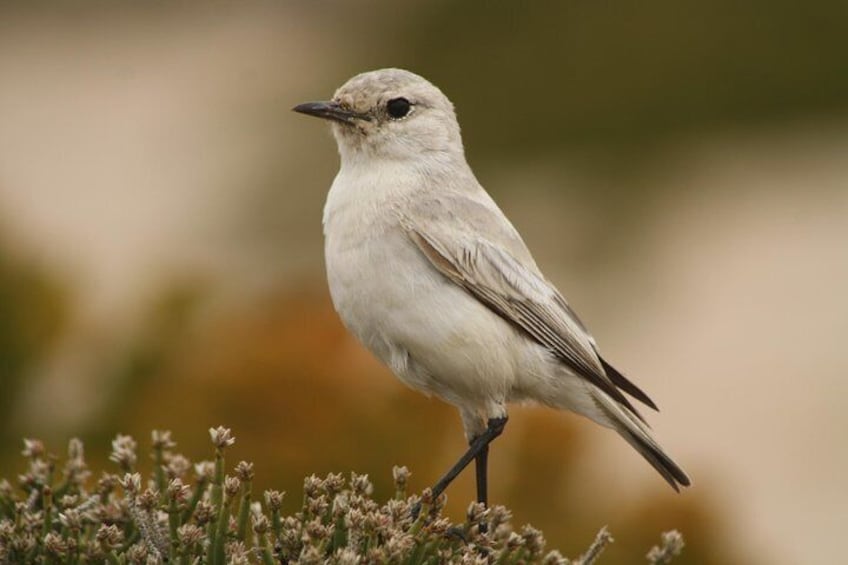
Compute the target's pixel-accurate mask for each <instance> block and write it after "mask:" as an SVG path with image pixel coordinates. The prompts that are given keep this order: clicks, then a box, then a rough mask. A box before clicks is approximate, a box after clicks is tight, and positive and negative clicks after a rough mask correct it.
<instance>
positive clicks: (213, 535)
mask: <svg viewBox="0 0 848 565" xmlns="http://www.w3.org/2000/svg"><path fill="white" fill-rule="evenodd" d="M212 508H213V509H214V510H215V512H217V513H218V520H210V521H209V526H208V528H207V534H208V537H209V546H208V547H207V549H206V563H207V565H218V563H221V562H223V553H224V542H223V540H220V543H219V540H218V536H217V534H218V527H217V526H218V524H217V523H216V522H218V521H220V517H221V516H223V514H224V452H223V450H222V449H220V448H219V449H216V450H215V478H214V479H213V480H212ZM219 546H220V548H221V552H220V555H221V557H222V559H221V560H220V561H219V560H218V555H219V553H218V548H219Z"/></svg>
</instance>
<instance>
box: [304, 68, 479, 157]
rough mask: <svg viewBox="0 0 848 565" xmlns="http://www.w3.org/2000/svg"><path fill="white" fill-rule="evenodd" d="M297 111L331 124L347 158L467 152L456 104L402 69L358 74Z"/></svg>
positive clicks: (424, 155) (436, 89) (457, 154)
mask: <svg viewBox="0 0 848 565" xmlns="http://www.w3.org/2000/svg"><path fill="white" fill-rule="evenodd" d="M293 110H294V111H295V112H300V113H303V114H308V115H310V116H316V117H319V118H324V119H326V120H329V121H330V122H331V123H332V127H333V133H334V135H335V137H336V142H337V143H338V146H339V153H340V154H341V157H342V161H343V162H344V161H347V160H351V161H353V160H358V159H362V158H367V159H375V158H376V159H388V160H416V161H418V160H420V159H421V158H422V157H425V158H426V157H427V156H431V157H435V158H445V157H455V156H460V157H461V156H462V155H463V150H462V138H461V137H460V133H459V125H458V124H457V121H456V115H455V114H454V110H453V104H451V102H450V100H448V98H447V97H446V96H445V95H444V94H442V91H440V90H439V89H438V88H436V87H435V86H433V85H432V84H430V83H429V82H428V81H427V80H425V79H424V78H422V77H420V76H418V75H416V74H414V73H411V72H409V71H405V70H402V69H381V70H377V71H370V72H367V73H362V74H359V75H356V76H355V77H353V78H352V79H350V80H349V81H347V82H346V83H345V84H344V85H342V86H341V87H340V88H339V89H338V90H337V91H336V93H335V94H334V95H333V98H332V100H328V101H324V102H307V103H305V104H300V105H298V106H295V107H294V108H293Z"/></svg>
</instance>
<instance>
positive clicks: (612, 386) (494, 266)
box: [403, 198, 655, 421]
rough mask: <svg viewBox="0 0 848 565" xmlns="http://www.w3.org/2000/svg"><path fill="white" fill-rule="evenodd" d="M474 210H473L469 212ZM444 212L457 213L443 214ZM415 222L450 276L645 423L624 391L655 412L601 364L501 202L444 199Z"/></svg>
mask: <svg viewBox="0 0 848 565" xmlns="http://www.w3.org/2000/svg"><path fill="white" fill-rule="evenodd" d="M457 206H459V207H460V209H459V210H458V209H457V208H456V207H457ZM469 208H473V212H471V213H466V212H468V210H469ZM440 209H443V210H448V209H450V212H446V214H445V215H440V214H439V213H438V212H439V210H440ZM487 216H488V217H487ZM414 217H415V218H417V221H416V220H410V219H409V217H407V218H406V219H405V220H404V222H403V224H404V227H405V228H406V230H407V233H408V234H409V237H410V238H411V239H412V241H413V242H414V243H415V244H416V245H417V246H418V248H419V249H420V250H421V252H422V253H423V254H424V256H425V257H426V258H427V259H428V260H429V261H430V263H431V264H432V265H433V266H434V267H435V268H436V269H437V270H438V271H439V272H441V273H442V274H443V275H444V276H445V277H447V278H448V279H449V280H451V281H452V282H454V283H455V284H457V285H459V286H461V287H462V288H464V289H465V290H466V291H467V292H468V293H469V294H471V295H472V296H474V297H475V298H476V299H477V300H479V301H480V302H482V303H483V304H485V305H486V306H487V307H488V308H490V309H491V310H492V311H493V312H495V313H496V314H498V315H499V316H501V317H502V318H504V319H505V320H506V321H508V322H510V323H511V324H513V325H515V326H517V327H518V328H519V329H520V330H521V331H523V332H524V333H525V334H527V335H528V336H530V337H531V338H532V339H534V340H535V341H537V342H538V343H539V344H541V345H543V346H544V347H546V348H548V349H549V350H550V351H551V352H553V353H554V354H555V355H556V356H557V357H558V358H559V359H560V360H562V361H563V362H564V363H565V364H566V365H567V366H568V367H570V368H571V369H572V370H573V371H574V372H575V373H576V374H578V375H580V376H581V377H583V378H585V379H586V380H588V381H589V382H591V383H592V384H593V385H595V386H597V387H598V388H599V389H601V390H603V391H604V392H605V393H607V394H608V395H609V396H610V397H612V398H613V399H615V400H616V401H618V402H620V403H621V404H623V405H624V406H626V407H627V408H628V409H629V410H631V411H632V412H633V413H634V414H636V415H637V416H638V417H639V418H640V419H643V418H642V416H641V415H639V413H638V411H637V410H636V409H635V408H634V407H633V405H632V404H631V403H630V401H629V400H628V399H627V398H626V397H625V396H624V395H623V394H622V393H621V391H620V390H619V388H618V387H621V388H622V389H623V390H625V391H626V392H628V394H632V395H633V396H634V397H635V398H638V399H639V400H642V401H643V402H644V401H645V400H647V404H648V405H649V406H652V407H654V408H655V406H654V405H653V402H651V401H650V399H649V398H648V397H647V395H645V394H644V393H643V392H642V391H641V390H639V389H638V388H637V387H636V386H635V385H633V384H632V383H630V381H628V380H627V379H625V378H624V377H623V376H622V375H621V374H620V373H618V372H617V371H615V370H614V369H612V367H609V365H608V364H607V363H606V362H605V361H603V360H602V359H601V358H600V356H599V355H598V353H597V351H596V346H595V342H594V339H593V338H592V336H591V335H590V334H589V332H588V331H587V330H586V327H585V326H584V325H583V323H582V322H581V321H580V319H579V318H578V317H577V315H576V314H575V313H574V311H573V310H572V309H571V308H570V307H569V306H568V304H567V303H566V301H565V299H564V298H563V297H562V295H561V294H560V293H559V292H558V291H557V290H556V288H554V286H553V285H552V284H550V283H549V282H548V281H547V280H545V278H544V277H543V276H542V274H541V272H539V270H538V268H537V267H536V264H535V262H534V261H533V259H532V257H530V253H529V251H527V248H526V247H525V246H524V243H523V242H522V241H521V238H520V236H519V235H518V233H517V232H516V231H515V229H514V228H513V227H512V225H511V224H509V221H508V220H507V219H506V217H505V216H503V214H502V213H501V212H500V210H499V209H497V207H496V206H494V203H490V202H487V201H484V202H475V201H473V200H470V199H467V198H460V199H455V201H453V202H449V203H446V202H444V201H443V200H440V201H436V202H430V203H428V208H427V212H426V213H423V214H415V215H414ZM422 218H423V220H422ZM475 224H476V225H475ZM498 240H499V243H500V244H499V243H498V242H497V241H498ZM607 367H609V369H607ZM610 373H612V374H610ZM624 383H626V385H625V384H624ZM628 385H629V386H628ZM634 391H635V392H636V394H634ZM643 421H644V419H643Z"/></svg>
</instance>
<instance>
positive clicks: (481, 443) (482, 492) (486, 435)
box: [433, 416, 507, 504]
mask: <svg viewBox="0 0 848 565" xmlns="http://www.w3.org/2000/svg"><path fill="white" fill-rule="evenodd" d="M506 421H507V418H506V416H504V417H503V418H492V419H491V420H489V422H488V425H487V426H486V431H484V432H483V433H482V434H480V435H479V436H477V437H475V438H474V439H473V440H471V445H470V446H469V448H468V451H466V452H465V455H463V456H462V457H460V458H459V461H457V462H456V465H454V466H453V467H451V469H450V470H449V471H448V472H447V473H445V476H444V477H442V478H441V479H439V482H437V483H436V485H435V486H434V487H433V498H438V497H439V496H440V495H441V494H442V493H443V492H444V491H445V489H446V488H447V487H448V485H449V484H451V482H453V480H454V479H455V478H456V477H457V475H459V474H460V473H461V472H462V470H463V469H465V468H466V467H467V466H468V464H469V463H471V460H472V459H475V460H476V468H477V502H482V503H483V504H487V503H488V493H487V490H488V489H487V487H488V480H487V473H486V467H487V463H488V459H489V444H490V443H492V441H493V440H494V439H495V438H496V437H498V436H499V435H501V434H502V433H503V430H504V427H505V426H506Z"/></svg>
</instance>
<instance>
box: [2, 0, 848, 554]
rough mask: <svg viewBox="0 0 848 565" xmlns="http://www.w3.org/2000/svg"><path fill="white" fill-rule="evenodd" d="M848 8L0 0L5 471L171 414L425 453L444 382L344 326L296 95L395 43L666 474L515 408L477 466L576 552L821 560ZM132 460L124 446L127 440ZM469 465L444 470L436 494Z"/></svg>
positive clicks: (192, 427) (834, 440)
mask: <svg viewBox="0 0 848 565" xmlns="http://www.w3.org/2000/svg"><path fill="white" fill-rule="evenodd" d="M846 53H848V7H846V4H845V3H844V2H841V1H838V0H817V1H814V2H808V3H805V4H803V5H800V4H798V3H795V2H788V1H785V0H772V1H769V2H766V1H764V0H756V1H754V2H747V3H744V5H740V4H739V3H737V2H729V1H724V0H718V1H714V2H709V3H703V2H693V1H690V0H683V1H680V0H676V1H672V0H660V1H658V2H653V3H647V4H646V3H606V2H603V3H602V2H578V1H571V0H569V1H565V2H553V1H549V2H534V3H532V4H530V3H524V4H521V5H519V4H517V3H503V4H496V3H489V2H479V1H478V2H463V3H459V2H456V3H453V2H446V1H442V2H427V1H423V0H418V1H415V2H406V3H402V4H400V3H397V2H388V1H376V0H371V1H364V2H343V1H338V2H330V1H321V2H306V1H301V2H274V3H271V2H268V3H255V2H238V3H204V4H202V5H201V4H200V3H174V4H167V3H143V5H142V4H138V3H130V2H73V3H72V2H59V1H56V2H39V3H37V4H35V3H29V2H15V1H8V2H4V3H3V4H2V6H0V475H2V476H9V477H14V476H15V475H16V473H17V472H19V471H20V470H21V467H22V465H23V462H22V461H21V460H20V459H19V458H18V452H19V451H20V449H21V446H22V444H21V438H22V437H24V436H26V437H40V438H42V439H44V440H45V441H47V442H48V444H49V445H50V447H51V448H52V449H53V450H54V451H55V452H57V453H61V452H62V451H63V450H64V445H65V444H66V442H67V440H68V438H70V437H73V436H79V437H81V438H83V439H84V440H85V442H86V445H87V448H88V455H89V458H90V459H92V460H93V462H94V464H95V466H96V467H97V468H104V467H106V466H108V462H107V461H106V457H107V456H108V450H109V442H110V440H111V439H112V438H113V437H114V436H115V434H116V433H119V432H120V433H130V434H133V435H135V437H136V438H137V439H139V441H140V443H141V444H142V445H144V446H147V445H149V434H150V430H151V429H154V428H156V429H171V430H173V432H174V436H175V439H176V440H177V442H178V443H179V449H180V450H181V451H183V452H184V453H185V454H186V455H187V456H190V457H192V458H197V459H202V458H208V457H210V456H211V447H210V444H209V439H208V433H207V431H206V430H207V428H209V427H210V426H216V425H219V424H223V425H226V426H228V427H231V428H232V429H233V431H234V433H235V435H236V437H237V440H238V442H237V444H236V446H235V447H234V448H233V449H232V450H231V453H230V456H229V459H230V461H231V462H232V463H235V462H236V461H238V460H239V459H247V460H252V461H255V462H256V470H257V483H258V485H257V486H258V488H260V489H262V488H268V487H271V486H273V487H274V488H280V489H286V490H287V491H289V493H290V497H289V499H288V509H289V510H290V511H294V510H295V509H296V508H297V507H298V504H299V500H300V494H299V493H300V488H301V484H302V479H303V477H304V476H305V475H306V474H310V473H318V474H323V473H327V472H330V471H335V472H340V471H344V472H347V471H350V470H355V471H357V472H360V473H368V474H369V475H370V476H371V477H372V478H373V480H374V481H375V484H376V488H377V492H376V496H378V497H387V496H389V495H390V492H391V486H390V484H391V467H392V465H394V464H404V465H407V466H409V467H410V469H411V470H412V472H413V477H412V480H411V488H413V489H416V490H420V489H422V488H424V487H425V486H429V485H430V484H431V483H432V482H434V481H435V479H436V478H438V476H439V475H440V474H441V472H442V471H444V470H445V469H446V468H447V467H448V466H449V465H450V464H451V463H452V462H453V461H454V459H455V458H456V457H457V456H458V455H459V454H460V453H461V452H462V451H463V450H464V448H465V445H464V439H463V435H462V430H461V424H460V421H459V417H458V415H457V414H456V413H455V411H454V410H453V409H452V408H450V407H448V406H445V405H443V404H442V403H440V402H439V401H437V400H428V399H426V398H424V397H422V396H420V395H418V394H417V393H414V392H412V391H410V390H408V389H406V388H404V387H403V385H401V384H400V383H399V382H397V381H396V380H395V379H394V378H393V377H392V376H391V375H390V374H389V372H388V371H387V370H386V369H384V368H383V367H381V366H380V365H379V364H378V363H377V362H376V361H375V360H374V359H372V358H371V357H370V355H369V354H368V353H366V352H365V351H364V350H363V349H362V348H361V347H360V346H359V345H358V344H357V343H356V342H355V341H354V340H353V339H352V338H351V337H350V336H348V335H347V334H346V333H345V332H344V330H343V328H342V327H341V325H340V323H339V321H338V319H337V318H336V315H335V313H334V312H333V310H332V306H331V304H330V302H329V297H328V293H327V289H326V283H325V281H324V272H323V258H322V236H321V225H320V218H321V209H322V205H323V200H324V197H325V195H326V191H327V188H328V187H329V185H330V183H331V181H332V178H333V175H334V174H335V171H336V169H337V166H338V159H337V155H336V150H335V144H334V142H333V140H332V138H331V136H330V134H329V130H328V128H327V126H326V125H325V124H322V123H319V122H318V121H317V120H313V119H308V118H306V117H304V116H300V115H296V114H294V113H292V112H290V111H289V109H290V108H291V107H292V106H293V105H295V104H296V103H299V102H302V101H306V100H315V99H325V98H328V97H330V96H331V94H332V92H333V91H334V89H335V88H336V87H337V86H339V85H340V84H342V83H343V82H344V81H345V80H347V79H348V78H349V77H350V76H352V75H354V74H356V73H358V72H361V71H365V70H370V69H374V68H379V67H385V66H400V67H404V68H408V69H410V70H413V71H415V72H417V73H419V74H422V75H424V76H425V77H427V78H429V79H430V80H432V81H433V82H434V83H435V84H436V85H438V86H439V87H441V88H442V90H443V91H444V92H445V93H446V94H447V95H448V96H449V97H450V98H451V99H452V100H453V101H454V103H455V105H456V107H457V111H458V114H459V118H460V123H461V124H462V127H463V132H464V138H465V143H466V148H467V154H468V158H469V160H470V162H471V163H472V166H473V167H474V169H475V171H476V173H477V175H478V178H479V179H480V181H481V182H482V183H483V185H484V186H486V187H487V189H488V190H489V191H490V193H491V194H492V195H493V196H494V197H495V199H496V200H497V201H498V202H499V203H500V205H501V207H502V208H503V209H504V210H505V211H506V213H507V214H508V215H509V216H510V218H511V219H512V220H513V222H514V223H515V224H516V226H517V227H518V229H519V230H520V231H521V232H522V233H523V235H524V237H525V239H526V241H527V243H528V245H529V246H530V248H531V249H532V250H534V253H535V255H536V259H537V261H538V262H539V263H540V265H541V267H542V268H543V270H544V271H545V272H546V274H547V276H548V277H549V278H550V279H551V280H552V281H554V282H555V283H556V284H557V285H558V287H559V288H560V289H561V290H562V291H563V293H564V294H565V295H566V296H567V297H568V298H569V300H570V302H571V304H572V306H573V307H574V308H575V309H576V310H577V311H578V312H579V313H580V314H581V317H582V318H583V319H584V320H585V321H587V323H588V324H589V326H590V327H591V329H592V331H593V333H594V335H595V337H596V338H597V340H598V342H599V343H600V344H601V346H602V348H603V351H604V352H605V354H606V357H607V358H609V359H610V360H611V361H613V362H614V364H615V365H616V366H618V367H619V368H620V369H621V370H622V371H624V372H625V374H627V375H629V376H631V377H632V378H633V379H634V380H635V381H636V382H638V383H639V384H640V385H642V387H643V388H644V389H646V390H647V391H648V392H649V393H650V394H651V396H652V397H653V398H654V400H656V401H657V403H658V404H659V405H660V407H661V409H662V414H660V415H653V414H651V415H649V418H650V421H651V424H652V425H653V427H654V429H655V430H656V432H657V434H658V436H659V438H660V439H661V441H662V443H663V444H664V445H665V446H666V447H667V449H668V450H669V452H670V453H672V454H673V455H674V456H675V458H676V459H677V460H678V461H680V462H681V464H682V465H683V466H684V467H685V468H686V470H687V471H688V472H689V474H690V475H691V476H692V478H693V481H694V486H693V487H692V488H691V489H688V490H686V491H685V492H684V493H682V494H680V495H675V494H674V493H673V492H672V491H671V490H670V489H669V488H668V487H667V485H665V484H664V483H663V482H662V481H661V479H660V478H659V477H658V476H657V475H656V474H655V473H654V471H653V470H652V469H651V468H650V467H649V466H648V465H647V464H646V463H645V462H644V461H642V460H641V458H640V457H639V456H638V455H637V454H636V453H635V452H634V451H633V450H631V449H630V448H629V447H628V446H627V445H626V444H625V443H624V442H622V441H621V440H620V439H619V438H618V437H616V436H615V435H614V434H612V433H610V432H608V431H606V430H603V429H600V428H598V427H596V426H594V425H593V424H590V423H587V422H584V421H582V420H580V419H578V418H577V417H574V416H571V415H567V414H558V413H553V412H551V411H549V410H546V409H541V408H535V409H533V408H522V407H519V408H515V409H513V410H512V419H511V421H510V425H509V426H508V428H507V431H506V434H505V435H504V436H503V437H502V438H501V439H499V440H498V441H497V443H496V444H495V446H494V447H493V451H492V458H491V475H492V477H491V481H492V485H491V495H492V499H493V500H494V501H495V502H497V503H503V504H506V505H508V506H509V507H510V508H511V509H512V510H513V511H514V514H515V521H516V522H518V523H526V522H530V523H532V524H533V525H535V526H537V527H539V528H541V529H542V530H543V531H544V532H545V533H546V535H547V537H548V539H549V544H550V546H552V547H558V548H560V549H561V550H562V551H563V552H564V553H566V554H569V555H575V554H577V553H579V552H580V551H582V550H583V549H585V548H586V547H587V545H588V543H589V541H590V540H591V538H592V536H593V535H594V533H595V532H596V531H597V530H598V528H599V527H600V526H602V525H604V524H608V525H609V527H610V529H611V530H612V532H613V533H614V535H615V538H616V543H615V544H614V545H613V546H611V547H610V549H609V550H608V552H607V553H606V554H605V555H604V559H603V562H604V563H633V562H635V561H637V560H639V559H641V555H643V554H644V552H646V551H647V549H648V548H649V547H650V546H651V545H652V544H653V543H655V540H657V539H658V535H659V532H660V531H661V530H663V529H668V528H672V527H676V528H679V529H680V530H681V531H682V532H683V534H684V535H685V537H686V540H687V544H688V547H687V549H686V551H685V553H684V558H683V559H682V560H681V563H699V564H700V563H755V564H756V563H769V564H778V565H779V564H795V563H833V562H835V561H836V560H837V559H838V558H837V556H841V555H842V554H843V553H844V552H843V551H842V549H841V545H842V538H843V535H842V534H843V532H842V529H843V527H844V525H845V524H846V523H848V488H846V487H845V477H846V476H848V441H846V432H845V430H846V429H848V428H846V426H848V415H846V410H845V406H846V401H845V398H846V394H848V379H846V378H845V375H846V373H847V372H848V356H847V355H846V353H845V351H846V345H845V341H846V339H848V296H846V292H845V291H846V288H848V250H846V244H847V243H848V68H847V67H846V65H845V54H846ZM145 464H149V462H145ZM472 498H473V477H472V476H471V474H466V475H464V476H463V477H462V478H461V479H460V481H459V482H458V483H457V484H455V485H454V486H453V487H452V488H451V489H450V490H449V499H450V500H449V511H450V513H451V515H452V516H454V517H455V518H456V519H460V518H461V516H462V515H463V512H464V509H465V507H466V505H467V503H468V501H470V500H471V499H472Z"/></svg>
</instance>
